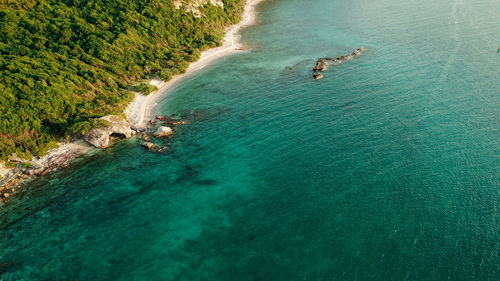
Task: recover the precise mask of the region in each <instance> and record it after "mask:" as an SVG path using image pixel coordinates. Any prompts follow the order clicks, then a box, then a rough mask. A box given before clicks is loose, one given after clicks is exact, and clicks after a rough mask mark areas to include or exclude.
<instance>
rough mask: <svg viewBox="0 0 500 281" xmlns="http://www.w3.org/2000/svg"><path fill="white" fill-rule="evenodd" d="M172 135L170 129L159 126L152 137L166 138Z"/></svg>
mask: <svg viewBox="0 0 500 281" xmlns="http://www.w3.org/2000/svg"><path fill="white" fill-rule="evenodd" d="M171 135H172V128H170V127H166V126H160V127H159V128H158V130H156V132H154V134H153V136H155V137H157V138H162V137H167V136H171Z"/></svg>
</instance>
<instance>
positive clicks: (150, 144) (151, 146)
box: [141, 142, 155, 150]
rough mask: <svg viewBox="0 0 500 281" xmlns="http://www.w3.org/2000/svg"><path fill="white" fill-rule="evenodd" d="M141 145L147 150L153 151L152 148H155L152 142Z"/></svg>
mask: <svg viewBox="0 0 500 281" xmlns="http://www.w3.org/2000/svg"><path fill="white" fill-rule="evenodd" d="M141 145H142V146H144V147H145V148H147V149H148V150H151V149H153V147H154V146H155V145H154V144H153V143H152V142H144V143H142V144H141Z"/></svg>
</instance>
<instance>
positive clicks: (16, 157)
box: [9, 153, 28, 163]
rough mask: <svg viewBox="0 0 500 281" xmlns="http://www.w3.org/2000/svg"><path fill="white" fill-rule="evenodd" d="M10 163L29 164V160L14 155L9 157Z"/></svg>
mask: <svg viewBox="0 0 500 281" xmlns="http://www.w3.org/2000/svg"><path fill="white" fill-rule="evenodd" d="M9 161H10V162H17V163H25V162H28V160H26V159H23V158H21V157H19V156H17V154H15V153H14V154H12V155H11V156H9Z"/></svg>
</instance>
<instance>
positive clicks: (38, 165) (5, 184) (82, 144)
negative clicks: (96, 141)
mask: <svg viewBox="0 0 500 281" xmlns="http://www.w3.org/2000/svg"><path fill="white" fill-rule="evenodd" d="M263 1H265V0H247V1H246V3H245V7H244V11H243V15H242V19H241V20H240V22H238V23H237V24H235V25H232V26H230V27H228V28H227V30H226V34H225V36H224V38H223V40H222V46H220V47H216V48H212V49H208V50H206V51H203V52H202V53H201V56H200V59H199V60H197V61H196V62H192V63H191V64H190V65H189V67H188V69H187V70H186V72H185V73H183V74H179V75H175V76H174V77H172V79H171V80H169V81H166V82H165V81H162V80H159V79H153V80H151V81H150V84H151V85H154V86H156V87H158V90H157V91H155V92H152V93H150V94H149V95H147V96H146V95H142V94H136V96H135V98H134V100H133V101H132V102H131V103H130V104H129V105H128V106H127V108H126V109H125V111H124V113H125V115H126V117H127V119H128V121H129V123H130V128H132V129H133V130H135V131H141V130H144V129H145V127H146V123H147V121H148V120H150V119H151V118H152V115H153V110H154V109H155V107H156V105H157V104H158V103H157V102H158V101H159V100H160V99H161V98H163V97H165V94H166V93H167V92H168V90H170V89H171V88H172V87H173V86H174V85H176V84H177V83H179V82H181V81H182V80H183V79H185V78H187V77H189V76H190V75H192V74H194V73H196V72H197V71H199V70H201V69H202V68H204V67H205V66H207V65H209V64H210V63H212V62H214V61H216V60H217V59H219V58H222V57H225V56H228V55H231V54H234V53H237V52H242V51H244V48H243V44H242V43H241V42H240V35H239V34H238V33H239V31H240V30H241V29H243V28H245V27H247V26H250V25H253V24H255V22H256V14H255V9H256V6H257V5H258V4H260V3H261V2H263ZM58 145H59V147H57V148H53V149H50V150H49V151H47V153H46V154H45V155H44V156H41V157H35V158H34V159H33V160H31V161H28V160H26V161H19V164H18V165H17V167H13V168H9V167H4V166H3V165H2V163H0V205H1V204H2V203H3V202H4V201H5V200H8V197H9V196H10V195H11V194H12V193H13V192H15V191H16V190H17V186H18V185H19V184H20V183H22V182H24V181H25V180H28V179H30V178H32V177H33V176H43V175H45V174H47V173H50V172H53V171H55V170H57V169H60V168H64V167H67V166H68V165H69V164H70V162H71V161H72V160H74V159H75V158H78V157H79V156H82V155H84V154H86V153H89V152H91V151H92V150H94V149H97V148H96V147H93V146H92V145H90V144H89V143H87V142H86V141H84V140H83V139H79V140H76V141H72V142H67V143H58ZM24 164H29V165H27V166H25V165H24Z"/></svg>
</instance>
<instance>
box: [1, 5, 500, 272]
mask: <svg viewBox="0 0 500 281" xmlns="http://www.w3.org/2000/svg"><path fill="white" fill-rule="evenodd" d="M499 14H500V2H498V1H493V0H471V1H445V0H432V1H431V0H423V1H416V2H415V3H413V2H410V1H397V0H384V1H382V0H370V1H369V0H349V1H347V0H335V1H328V0H318V1H313V2H311V1H299V0H269V1H267V2H266V3H264V4H263V5H261V6H260V8H259V20H260V23H261V24H260V25H258V26H254V27H251V28H248V29H247V30H245V32H244V40H245V42H246V43H248V44H249V45H251V46H254V47H255V48H254V50H253V51H251V52H247V53H243V54H238V55H234V56H231V57H228V58H225V59H222V60H221V61H219V62H218V63H216V64H214V65H211V66H208V67H206V68H205V69H203V71H202V72H200V73H198V74H196V75H195V76H193V77H191V78H190V79H188V80H187V81H185V82H184V83H182V84H180V85H179V86H177V87H176V88H175V89H173V90H172V92H171V93H170V94H169V95H168V96H167V97H166V98H165V99H164V100H163V101H162V102H161V105H160V106H159V108H158V113H162V114H170V113H188V114H190V115H191V116H193V115H192V114H193V113H195V116H196V117H193V118H191V119H190V120H191V121H190V123H189V124H188V125H185V126H183V127H178V128H177V129H176V130H177V131H176V137H175V138H173V139H172V140H170V142H171V147H170V150H169V151H168V152H167V153H163V154H155V153H149V152H146V151H145V150H144V149H143V148H142V147H140V146H138V145H137V144H136V142H137V141H136V140H134V139H132V140H127V141H122V142H120V143H118V144H117V146H115V147H113V148H111V149H108V150H107V151H105V152H101V153H97V154H95V155H92V156H89V157H87V158H86V159H84V160H82V161H80V162H79V163H77V164H76V165H75V166H74V167H73V168H71V169H67V170H64V171H61V172H59V173H57V174H54V175H51V176H47V177H44V178H41V179H38V180H36V181H33V182H31V183H30V184H29V186H28V187H27V188H25V189H24V190H23V191H22V192H21V193H20V194H19V195H17V196H15V198H13V200H12V202H11V203H10V204H9V205H8V206H6V209H5V211H2V213H1V214H0V221H1V224H0V249H2V250H1V251H0V273H1V275H0V277H1V279H3V280H76V279H78V280H500V257H499V253H498V251H499V249H500V234H499V233H500V213H499V208H500V200H499V199H500V142H499V141H500V133H499V128H500V111H499V106H500V97H499V93H500V83H499V82H498V70H499V69H500V55H498V54H497V52H496V50H497V48H498V45H499V44H500V38H499V37H498V34H500V18H499V17H498V15H499ZM358 47H365V48H366V49H367V51H366V52H365V53H364V54H363V55H362V56H360V57H356V58H355V59H353V60H352V61H351V62H347V63H343V64H341V65H339V66H336V67H332V68H330V69H329V70H328V71H326V72H325V73H324V75H325V78H323V79H322V80H320V81H313V80H312V79H311V68H312V67H313V66H314V64H315V61H316V59H317V58H318V57H324V56H340V55H344V54H346V53H350V52H352V51H354V50H355V49H357V48H358Z"/></svg>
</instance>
